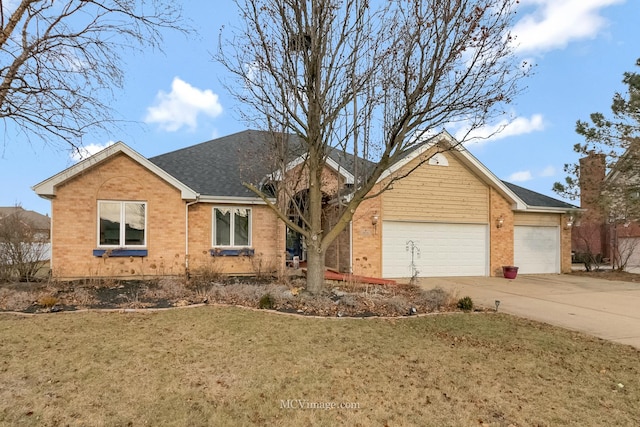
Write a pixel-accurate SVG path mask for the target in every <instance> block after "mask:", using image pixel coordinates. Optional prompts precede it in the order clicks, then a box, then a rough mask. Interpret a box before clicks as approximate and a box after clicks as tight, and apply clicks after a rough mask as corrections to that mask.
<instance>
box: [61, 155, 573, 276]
mask: <svg viewBox="0 0 640 427" xmlns="http://www.w3.org/2000/svg"><path fill="white" fill-rule="evenodd" d="M436 185H437V183H436ZM483 185H484V188H485V189H486V191H487V194H488V202H487V204H488V205H489V206H488V209H487V210H488V218H487V220H488V227H489V230H490V232H489V237H490V260H489V266H490V275H493V276H497V275H501V274H502V266H503V265H511V264H513V257H514V254H513V240H514V236H513V227H514V223H515V221H514V213H513V211H512V209H511V204H510V202H509V201H507V200H506V199H504V198H503V197H502V196H501V195H500V194H499V193H498V192H497V191H495V190H493V189H491V188H489V186H487V185H486V184H483ZM336 189H337V179H336V175H335V173H330V174H329V173H328V174H327V175H325V179H323V191H325V193H327V194H335V191H336ZM373 191H378V189H377V188H376V189H374V190H373ZM383 199H384V195H383V196H378V197H376V198H373V199H368V200H365V201H363V202H362V203H361V205H360V206H359V207H358V209H357V210H356V212H355V213H354V215H353V220H352V223H351V228H350V229H351V236H349V229H347V230H346V232H345V233H343V235H341V236H340V237H339V238H338V240H337V242H336V244H335V245H334V247H332V248H331V249H330V250H329V251H328V257H330V258H331V259H329V260H328V263H329V264H330V263H331V262H333V261H335V263H334V264H335V265H336V266H337V268H338V269H340V270H343V271H344V270H348V269H349V267H350V266H351V268H352V270H353V272H354V273H355V274H359V275H365V276H372V277H380V276H381V275H382V256H383V251H382V222H383V219H384V218H385V212H384V211H383V209H384V203H383V201H384V200H383ZM98 200H120V201H125V200H126V201H144V202H146V203H147V228H146V233H147V251H148V253H147V256H146V257H109V256H104V257H96V256H93V250H94V249H98V241H97V232H98V205H97V203H98V202H97V201H98ZM214 206H221V205H216V204H211V203H196V204H191V205H190V206H189V207H188V208H187V202H186V201H184V200H182V198H181V194H180V191H179V190H177V189H176V188H175V187H173V186H171V185H170V184H168V183H167V182H165V181H164V180H162V179H161V178H160V177H158V176H157V175H155V174H153V173H152V172H150V171H149V170H148V169H146V168H145V167H143V166H142V165H140V164H138V163H137V162H136V161H134V160H132V159H131V158H129V157H128V156H126V155H124V154H118V155H115V156H113V157H111V158H109V159H107V160H105V161H103V162H101V163H99V164H96V165H95V166H94V167H93V168H91V169H89V170H87V171H85V172H84V173H81V174H79V175H77V176H75V177H73V178H72V179H70V180H68V181H66V182H64V183H62V184H60V185H58V186H57V187H56V197H55V198H54V199H53V201H52V218H53V228H52V243H53V248H52V274H53V276H54V277H56V278H87V277H89V278H90V277H120V278H131V277H134V278H141V277H154V276H161V275H183V274H185V273H186V272H187V269H188V270H189V273H191V274H198V273H199V272H207V271H208V272H214V273H223V274H249V275H253V274H262V273H265V272H267V271H269V272H272V271H276V272H279V273H282V270H283V268H284V265H285V259H286V252H285V225H284V223H283V222H282V221H280V220H279V219H278V217H277V216H276V215H275V213H274V212H273V211H272V210H271V209H270V208H268V207H267V206H264V205H245V206H243V207H248V208H251V210H252V248H253V249H254V250H255V256H253V257H235V256H229V257H212V256H211V255H210V252H209V251H210V250H211V248H212V224H213V207H214ZM236 206H239V205H236ZM485 206H486V205H485ZM187 209H188V227H189V231H188V236H189V241H188V249H189V254H188V256H187V253H186V251H187V242H186V241H185V240H186V227H187ZM460 209H461V210H464V209H465V207H464V206H460ZM374 217H377V224H374V220H373V218H374ZM500 217H502V218H503V219H504V223H503V226H502V227H501V228H497V227H496V222H497V219H498V218H500ZM556 217H557V216H556ZM443 221H444V219H443ZM561 221H562V222H561V223H562V224H565V223H566V218H565V216H562V220H561ZM445 222H446V221H445ZM561 229H562V232H561V245H562V249H561V251H562V263H561V267H562V271H563V272H568V271H570V269H571V233H570V230H568V229H565V228H564V227H561ZM349 256H351V258H350V259H349ZM349 261H351V262H349ZM350 264H351V265H350Z"/></svg>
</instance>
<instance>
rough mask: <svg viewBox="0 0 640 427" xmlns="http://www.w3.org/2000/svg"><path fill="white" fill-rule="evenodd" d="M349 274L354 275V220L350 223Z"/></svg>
mask: <svg viewBox="0 0 640 427" xmlns="http://www.w3.org/2000/svg"><path fill="white" fill-rule="evenodd" d="M349 272H350V273H351V274H353V218H351V221H349Z"/></svg>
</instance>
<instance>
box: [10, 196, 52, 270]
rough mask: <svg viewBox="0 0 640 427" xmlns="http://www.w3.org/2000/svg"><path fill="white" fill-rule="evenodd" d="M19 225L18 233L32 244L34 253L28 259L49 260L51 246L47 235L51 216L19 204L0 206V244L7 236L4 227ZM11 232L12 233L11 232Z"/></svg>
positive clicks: (49, 230) (48, 234)
mask: <svg viewBox="0 0 640 427" xmlns="http://www.w3.org/2000/svg"><path fill="white" fill-rule="evenodd" d="M18 224H19V227H21V229H20V231H18V235H20V236H22V237H23V238H25V239H27V240H29V241H28V242H25V243H27V244H29V245H33V246H34V253H33V255H32V256H30V257H28V258H29V259H33V258H39V261H46V260H49V259H50V257H51V248H50V243H49V237H50V233H51V218H49V216H48V215H42V214H40V213H38V212H35V211H28V210H25V209H24V208H22V207H21V206H6V207H5V206H0V230H2V231H0V244H1V243H3V240H4V239H5V237H6V236H7V235H6V234H5V233H4V231H10V230H5V228H6V227H9V228H13V227H16V226H18ZM11 234H13V233H11Z"/></svg>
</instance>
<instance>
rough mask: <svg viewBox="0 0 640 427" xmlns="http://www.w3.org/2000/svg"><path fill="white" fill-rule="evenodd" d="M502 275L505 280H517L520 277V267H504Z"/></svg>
mask: <svg viewBox="0 0 640 427" xmlns="http://www.w3.org/2000/svg"><path fill="white" fill-rule="evenodd" d="M502 275H503V276H504V278H505V279H515V278H516V276H517V275H518V267H514V266H513V265H505V266H504V267H502Z"/></svg>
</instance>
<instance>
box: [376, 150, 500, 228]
mask: <svg viewBox="0 0 640 427" xmlns="http://www.w3.org/2000/svg"><path fill="white" fill-rule="evenodd" d="M443 155H444V156H445V157H446V158H447V160H448V162H449V166H438V165H429V164H423V165H422V166H420V167H419V168H418V169H417V170H415V171H413V172H412V173H411V175H409V176H408V177H406V178H404V179H402V180H400V181H398V182H395V183H393V189H392V190H389V191H387V192H385V193H384V195H383V210H384V219H385V220H399V221H435V222H454V223H487V221H488V219H489V187H488V186H487V185H486V184H484V183H483V182H482V181H481V180H480V179H479V178H478V177H477V176H476V175H475V174H474V173H472V172H471V171H470V170H469V169H467V168H466V167H465V166H464V165H463V164H462V163H460V162H459V161H458V160H457V159H456V158H455V156H453V155H452V154H451V153H443ZM416 161H418V160H414V162H416ZM411 167H412V164H411V163H410V164H409V165H407V166H405V168H404V170H407V169H410V168H411Z"/></svg>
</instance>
